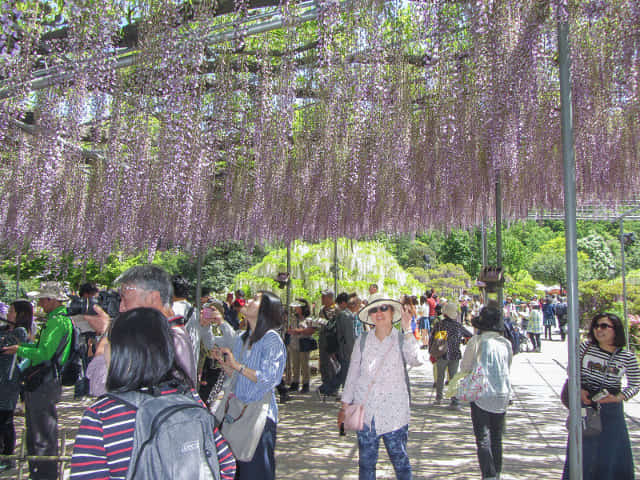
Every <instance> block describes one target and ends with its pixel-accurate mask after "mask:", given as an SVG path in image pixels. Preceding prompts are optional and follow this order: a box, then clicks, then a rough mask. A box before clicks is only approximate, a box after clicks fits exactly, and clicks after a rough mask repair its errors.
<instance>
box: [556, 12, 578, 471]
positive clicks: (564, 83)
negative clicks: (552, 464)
mask: <svg viewBox="0 0 640 480" xmlns="http://www.w3.org/2000/svg"><path fill="white" fill-rule="evenodd" d="M563 8H566V6H564V7H563V6H562V5H560V6H559V7H558V57H559V62H560V100H561V126H562V161H563V167H564V216H565V241H566V245H565V247H566V258H567V297H568V307H569V308H568V314H569V331H568V337H569V359H568V375H569V478H570V480H582V429H581V419H580V407H581V405H580V365H578V355H577V351H578V342H579V340H580V338H579V335H580V332H579V327H580V323H579V318H578V242H577V225H576V160H575V153H574V150H573V108H572V103H571V102H572V100H571V68H570V52H569V23H568V12H566V11H560V9H563Z"/></svg>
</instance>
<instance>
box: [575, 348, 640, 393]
mask: <svg viewBox="0 0 640 480" xmlns="http://www.w3.org/2000/svg"><path fill="white" fill-rule="evenodd" d="M580 358H582V363H581V368H580V375H581V383H582V388H585V389H586V390H589V391H590V392H595V391H598V390H601V389H603V388H606V389H607V390H608V391H609V392H610V393H612V394H614V395H616V394H618V393H619V392H622V395H623V397H624V399H625V400H629V399H630V398H631V397H633V396H634V395H635V394H636V393H638V391H640V368H639V367H638V360H637V358H636V356H635V354H634V353H633V352H631V351H630V350H628V349H626V348H619V349H618V350H616V351H615V352H613V353H609V352H607V351H606V350H603V349H602V348H600V346H599V345H598V344H597V343H592V342H590V341H586V342H583V343H582V344H581V345H580ZM607 362H608V363H607ZM605 368H606V371H605ZM624 376H626V377H627V385H626V387H624V388H622V377H624Z"/></svg>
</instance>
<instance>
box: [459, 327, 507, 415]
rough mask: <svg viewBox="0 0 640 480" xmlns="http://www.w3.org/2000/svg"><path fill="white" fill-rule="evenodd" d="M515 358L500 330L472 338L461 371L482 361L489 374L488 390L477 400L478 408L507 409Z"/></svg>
mask: <svg viewBox="0 0 640 480" xmlns="http://www.w3.org/2000/svg"><path fill="white" fill-rule="evenodd" d="M512 359H513V351H512V349H511V343H510V342H509V340H507V339H506V338H504V337H503V336H502V335H501V334H500V333H498V332H483V333H482V334H478V335H474V336H473V338H471V340H469V344H468V345H467V348H466V349H465V351H464V356H463V357H462V363H461V364H460V371H461V372H470V371H472V370H473V369H474V368H475V367H476V365H477V364H478V362H480V364H481V365H482V366H483V367H484V369H485V371H486V372H487V375H488V377H489V382H488V387H487V390H486V391H485V392H484V393H483V395H482V396H481V397H480V398H479V399H478V400H476V402H475V403H476V405H477V406H478V407H480V408H482V409H483V410H486V411H487V412H491V413H504V412H506V410H507V405H508V404H509V398H510V396H511V380H510V379H509V369H510V368H511V360H512Z"/></svg>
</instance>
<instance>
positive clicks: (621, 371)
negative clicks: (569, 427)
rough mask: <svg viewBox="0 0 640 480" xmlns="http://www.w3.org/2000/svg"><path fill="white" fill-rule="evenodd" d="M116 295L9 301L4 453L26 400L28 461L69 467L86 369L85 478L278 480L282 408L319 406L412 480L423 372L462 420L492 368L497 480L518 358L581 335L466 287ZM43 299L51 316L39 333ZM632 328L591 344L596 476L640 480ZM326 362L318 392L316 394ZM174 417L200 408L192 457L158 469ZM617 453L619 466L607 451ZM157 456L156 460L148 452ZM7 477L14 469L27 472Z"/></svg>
mask: <svg viewBox="0 0 640 480" xmlns="http://www.w3.org/2000/svg"><path fill="white" fill-rule="evenodd" d="M116 283H117V284H118V286H119V290H118V292H117V293H118V297H117V298H118V301H117V311H115V312H114V311H113V298H114V296H113V295H110V296H109V295H108V296H103V297H101V299H100V300H98V295H99V293H100V292H99V290H98V289H97V288H96V287H95V286H94V285H92V284H86V285H82V286H81V288H80V290H79V292H78V293H79V295H78V297H77V298H75V299H74V300H73V301H71V302H69V300H70V299H69V295H68V294H67V292H66V291H65V290H64V288H63V287H62V285H61V284H60V283H57V282H45V283H43V284H42V286H41V288H40V289H39V291H37V292H32V296H31V297H32V298H31V299H24V300H17V301H15V302H13V303H12V304H11V305H10V308H9V311H8V314H7V319H6V323H7V325H8V326H7V328H5V329H4V330H2V331H1V332H0V340H1V342H2V343H1V345H2V350H1V353H2V354H1V355H0V386H2V389H3V390H2V395H1V397H0V427H1V428H2V432H1V434H2V435H1V440H2V448H3V450H2V453H3V454H5V455H11V454H13V451H14V448H15V428H14V426H13V412H14V409H15V408H16V404H17V402H18V399H19V397H21V398H22V399H23V400H24V404H25V424H26V429H27V437H26V443H27V445H26V446H27V452H28V454H29V455H32V456H46V455H49V456H55V455H56V454H57V443H58V439H57V435H58V418H57V412H56V403H57V402H58V401H59V399H60V397H61V391H62V390H61V388H62V387H61V371H62V370H63V368H64V365H65V364H66V363H67V361H68V359H70V358H71V357H74V356H79V357H80V358H81V361H82V366H83V368H81V370H80V374H79V375H78V378H77V382H76V384H75V397H76V398H82V397H84V396H86V395H88V394H89V395H91V396H92V397H96V398H97V399H96V400H95V401H93V403H92V404H91V405H90V406H89V407H88V408H87V409H86V411H85V413H84V415H83V417H82V420H81V423H80V426H79V429H78V434H77V437H76V441H75V446H74V450H73V456H72V461H71V478H72V479H79V480H90V479H104V478H113V479H116V478H125V477H126V476H127V474H128V472H129V473H131V471H135V472H138V473H139V474H140V472H143V473H142V474H141V475H151V476H153V478H160V477H159V476H158V474H157V469H158V468H160V467H158V465H162V468H163V469H164V470H165V475H167V478H173V477H172V476H171V474H169V473H168V472H169V471H174V470H172V469H175V468H180V469H182V472H183V473H184V472H187V471H188V472H190V475H191V476H192V477H193V478H196V477H197V478H222V479H232V478H237V479H256V478H260V479H266V480H269V479H273V478H275V476H276V464H275V461H276V460H275V459H276V456H275V451H276V438H277V430H278V419H279V414H278V404H279V403H283V402H286V401H288V400H289V399H290V398H291V396H292V395H302V396H304V395H307V394H311V393H313V394H314V395H315V397H316V398H317V399H320V400H323V401H326V400H327V399H335V400H337V401H340V402H341V403H340V405H341V408H340V411H339V413H338V418H337V423H338V428H339V429H341V430H342V431H344V429H345V428H346V429H349V430H354V431H356V432H357V442H358V451H359V460H358V467H359V478H360V479H373V478H375V476H376V465H377V462H378V450H379V443H380V440H382V441H383V443H384V445H385V448H386V450H387V453H388V455H389V459H390V461H391V463H392V465H393V468H394V470H395V473H396V477H397V478H398V479H410V478H412V468H411V461H410V458H409V455H408V451H407V441H408V431H409V419H410V411H411V410H410V409H411V402H410V399H411V381H410V375H409V373H408V367H412V366H418V365H423V364H428V363H431V364H432V368H433V379H434V385H433V387H434V388H435V404H436V405H440V404H441V403H442V402H443V400H444V398H445V392H444V391H445V384H446V383H449V388H448V390H449V391H450V392H453V393H452V394H450V395H448V396H449V397H450V403H449V404H448V408H450V409H454V410H459V409H460V408H461V399H460V398H458V396H459V395H462V396H463V397H462V398H463V399H465V400H467V401H468V399H467V398H466V397H467V394H466V392H465V391H463V390H461V388H462V384H463V383H464V382H462V381H460V379H465V378H466V379H470V378H472V373H474V372H477V371H479V370H481V371H482V372H483V373H482V377H483V382H482V385H480V388H479V390H478V391H479V392H480V393H479V394H478V395H476V396H475V397H473V398H472V399H471V400H470V407H471V422H470V428H471V429H472V430H473V433H474V435H475V438H476V449H477V456H478V463H479V468H480V471H481V476H482V478H484V479H495V478H499V477H500V474H501V470H502V435H503V431H504V424H505V416H506V413H507V410H508V408H509V404H510V400H511V393H512V389H511V382H510V374H509V370H510V366H511V362H512V359H513V355H514V354H516V353H518V352H520V351H522V345H523V344H525V343H528V342H530V344H531V350H533V351H536V352H540V351H541V344H540V340H541V338H540V337H541V335H542V334H543V333H544V335H545V337H544V338H545V340H552V339H553V335H554V333H555V334H559V335H560V339H561V340H564V338H565V334H566V333H565V327H566V323H567V304H566V299H564V298H563V297H552V296H546V297H545V298H543V299H538V298H537V297H534V298H532V299H530V300H529V301H527V302H522V301H519V300H517V299H512V298H511V297H508V298H507V299H506V300H505V302H504V304H503V305H498V304H497V303H496V302H495V301H489V302H487V304H486V305H484V304H483V301H482V299H481V298H479V297H478V296H476V295H473V296H471V295H469V294H468V292H467V291H462V293H460V294H459V295H456V296H455V297H454V296H451V295H448V296H449V299H447V298H444V297H442V296H439V295H438V294H437V293H436V292H435V290H434V289H431V290H429V291H426V292H424V294H423V295H420V296H419V297H418V296H409V295H407V296H403V297H402V298H400V299H392V298H389V297H387V296H385V295H384V293H382V292H380V289H379V288H378V285H376V284H371V285H370V286H369V289H368V295H367V296H366V297H361V296H360V295H358V294H356V293H347V292H340V293H338V294H337V295H336V294H335V292H333V291H332V290H330V289H326V290H323V291H322V292H321V295H320V302H319V304H318V305H316V304H315V303H313V302H312V301H311V300H310V299H305V298H296V299H294V300H293V301H292V302H291V303H290V305H288V306H287V305H283V304H282V302H281V299H280V298H279V297H278V296H277V295H275V294H274V293H272V292H267V291H263V292H256V293H255V294H254V295H252V296H250V297H248V298H247V297H246V295H245V292H244V291H242V290H237V291H235V292H233V293H230V294H228V295H227V296H226V297H225V298H224V300H222V299H218V298H216V296H215V295H212V294H211V293H210V292H207V291H203V292H202V295H201V298H200V299H199V303H200V306H201V307H200V308H199V309H197V308H196V306H195V305H194V304H193V303H192V302H193V295H192V292H191V285H190V284H189V282H188V281H187V280H186V279H185V278H184V277H182V276H180V275H175V276H173V277H170V276H169V275H168V274H167V273H166V272H165V271H164V270H162V269H161V268H159V267H157V266H154V265H143V266H136V267H132V268H131V269H129V270H127V271H126V272H124V273H123V274H122V275H121V276H120V277H119V278H118V279H117V280H116ZM34 300H35V301H37V306H38V307H40V309H41V310H42V311H43V312H44V314H45V316H46V318H44V321H43V324H42V327H41V329H40V331H39V332H38V333H37V334H36V328H37V327H36V325H35V324H34V309H33V303H32V301H34ZM555 328H558V331H557V333H556V332H554V329H555ZM622 328H623V327H622V323H621V322H620V320H619V319H618V318H617V317H616V316H615V315H613V314H602V315H599V316H597V317H596V318H594V320H593V322H592V324H591V326H590V330H589V333H588V339H587V340H586V342H585V343H584V344H583V345H582V346H581V349H580V365H581V373H582V378H583V389H582V401H583V404H584V405H585V406H587V405H590V406H592V407H593V406H595V407H597V408H598V411H599V412H600V414H601V416H602V424H603V429H602V432H601V433H600V434H599V435H597V436H594V437H590V438H589V439H588V440H585V441H584V449H585V453H584V458H585V464H584V471H585V472H586V473H585V475H587V477H585V478H594V479H595V478H598V479H609V478H611V479H613V478H616V479H617V478H632V477H629V476H625V475H627V474H628V472H633V465H632V456H631V450H630V443H629V439H628V433H627V430H626V425H625V421H624V416H623V414H622V404H621V402H622V401H624V400H628V399H630V398H631V397H633V396H634V395H635V394H636V393H637V392H638V390H640V370H639V369H638V364H637V361H636V358H635V355H633V354H632V353H631V352H630V351H629V350H628V349H626V348H625V345H626V344H625V337H624V332H623V331H622V330H621V329H622ZM621 332H622V333H621ZM74 339H76V340H74ZM77 339H79V340H77ZM461 345H466V346H465V347H464V351H463V349H462V348H461ZM315 351H317V353H313V357H314V358H315V357H316V355H317V358H318V371H319V374H320V385H319V387H318V388H317V389H316V390H315V391H312V388H311V378H312V368H311V357H312V352H315ZM69 361H70V360H69ZM625 376H626V379H627V384H626V386H623V385H622V379H623V378H624V377H625ZM473 378H475V377H473ZM459 381H460V384H458V382H459ZM456 388H457V389H458V390H456ZM604 389H606V390H604ZM603 391H604V392H606V393H605V394H603V393H602V392H603ZM456 392H458V393H456ZM476 393H478V392H476ZM596 394H601V395H600V397H595V395H596ZM308 398H311V396H309V397H308ZM595 398H598V400H596V399H595ZM163 408H164V409H169V408H173V409H175V411H176V412H177V411H178V410H180V411H182V410H184V409H185V408H188V409H191V410H189V411H190V412H193V414H190V415H184V414H182V417H180V422H182V423H179V424H178V425H179V427H178V430H179V431H180V434H179V435H176V436H174V437H172V438H171V441H173V442H174V443H180V442H182V443H181V444H182V447H181V448H182V449H183V450H184V451H188V452H189V456H188V457H184V458H183V460H182V461H183V462H184V463H183V464H180V465H173V463H172V462H174V463H176V464H177V463H179V462H177V461H175V460H174V458H175V457H174V456H172V455H170V454H168V455H161V456H160V457H159V459H158V458H156V457H154V456H153V451H160V452H161V451H162V448H163V445H165V444H164V443H163V442H169V439H165V438H164V437H163V436H162V434H161V432H162V431H163V430H162V428H163V427H162V425H163V423H162V422H165V421H168V420H167V418H168V417H169V416H170V415H164V416H161V415H160V414H158V413H157V412H158V411H159V410H162V409H163ZM163 411H164V410H163ZM172 411H173V410H172ZM203 412H204V413H203ZM209 412H211V414H209ZM172 415H173V414H172ZM175 415H176V416H177V415H178V414H177V413H176V414H175ZM203 415H204V416H203ZM176 418H177V417H176ZM203 418H204V420H203ZM208 418H210V419H211V421H210V422H209V421H208V420H207V419H208ZM196 419H199V420H197V421H196ZM176 421H177V420H176ZM150 425H153V427H154V428H150ZM603 442H604V443H606V444H607V445H608V446H610V449H609V450H608V451H609V454H610V455H609V456H610V458H611V460H603V459H602V456H599V455H595V454H593V455H592V452H595V451H597V450H598V449H600V450H602V448H604V447H603V445H604V443H603ZM148 444H152V445H154V447H153V449H152V448H146V449H145V447H146V446H147V445H148ZM141 445H142V446H141ZM596 457H597V458H598V459H599V460H598V462H595V460H593V459H594V458H596ZM154 465H156V466H155V467H154ZM0 467H1V468H2V469H9V468H13V467H14V462H12V461H2V463H0ZM154 468H155V469H156V470H154ZM568 469H569V467H568V465H567V466H565V477H567V475H568ZM29 470H30V478H32V479H35V480H39V479H42V480H49V479H57V478H58V477H57V464H56V462H55V461H52V460H49V459H47V460H42V459H38V458H33V459H31V460H29ZM152 472H156V473H152ZM631 475H632V473H631ZM148 478H151V477H148ZM567 478H568V477H567Z"/></svg>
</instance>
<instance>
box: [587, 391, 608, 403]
mask: <svg viewBox="0 0 640 480" xmlns="http://www.w3.org/2000/svg"><path fill="white" fill-rule="evenodd" d="M607 395H609V391H608V390H607V389H606V388H603V389H602V390H600V391H599V392H598V393H595V394H594V395H593V396H592V397H591V401H592V402H599V401H600V400H602V399H603V398H604V397H606V396H607Z"/></svg>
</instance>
